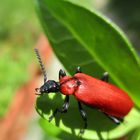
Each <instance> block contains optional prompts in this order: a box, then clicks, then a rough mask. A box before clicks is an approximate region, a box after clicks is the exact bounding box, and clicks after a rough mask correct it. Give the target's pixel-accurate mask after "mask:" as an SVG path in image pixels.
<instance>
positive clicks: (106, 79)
mask: <svg viewBox="0 0 140 140" xmlns="http://www.w3.org/2000/svg"><path fill="white" fill-rule="evenodd" d="M108 79H109V74H108V72H104V74H103V77H102V78H101V80H102V81H105V82H108Z"/></svg>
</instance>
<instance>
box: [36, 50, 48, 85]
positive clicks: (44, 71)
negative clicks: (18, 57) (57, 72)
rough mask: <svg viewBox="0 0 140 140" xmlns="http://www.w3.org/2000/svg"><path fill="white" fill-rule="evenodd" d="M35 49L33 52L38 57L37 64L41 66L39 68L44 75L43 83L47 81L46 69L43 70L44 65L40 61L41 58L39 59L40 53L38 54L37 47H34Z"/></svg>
mask: <svg viewBox="0 0 140 140" xmlns="http://www.w3.org/2000/svg"><path fill="white" fill-rule="evenodd" d="M34 50H35V53H36V56H37V58H38V61H39V64H40V67H41V70H42V73H43V75H44V83H45V82H46V81H47V74H46V70H45V67H44V65H43V63H42V60H41V57H40V54H39V51H38V49H36V48H35V49H34Z"/></svg>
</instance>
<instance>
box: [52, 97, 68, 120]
mask: <svg viewBox="0 0 140 140" xmlns="http://www.w3.org/2000/svg"><path fill="white" fill-rule="evenodd" d="M68 108H69V96H68V95H66V97H65V100H64V104H63V105H62V108H56V109H55V111H54V112H53V115H52V116H50V117H49V122H51V121H52V119H53V118H54V117H55V115H56V114H57V113H58V112H59V113H66V112H67V110H68Z"/></svg>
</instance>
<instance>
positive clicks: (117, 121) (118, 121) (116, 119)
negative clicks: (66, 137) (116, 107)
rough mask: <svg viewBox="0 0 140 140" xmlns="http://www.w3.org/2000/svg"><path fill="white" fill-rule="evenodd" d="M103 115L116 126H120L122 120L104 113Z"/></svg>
mask: <svg viewBox="0 0 140 140" xmlns="http://www.w3.org/2000/svg"><path fill="white" fill-rule="evenodd" d="M104 114H105V115H106V116H107V117H108V118H109V119H111V120H112V121H113V122H114V123H116V124H120V123H122V122H123V118H117V117H114V116H110V115H108V114H106V113H104Z"/></svg>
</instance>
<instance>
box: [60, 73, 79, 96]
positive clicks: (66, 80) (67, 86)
mask: <svg viewBox="0 0 140 140" xmlns="http://www.w3.org/2000/svg"><path fill="white" fill-rule="evenodd" d="M79 85H80V83H79V80H78V79H77V78H75V77H71V76H64V77H62V78H61V79H60V92H61V93H62V94H64V95H70V94H74V93H75V91H76V90H77V88H78V86H79Z"/></svg>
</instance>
